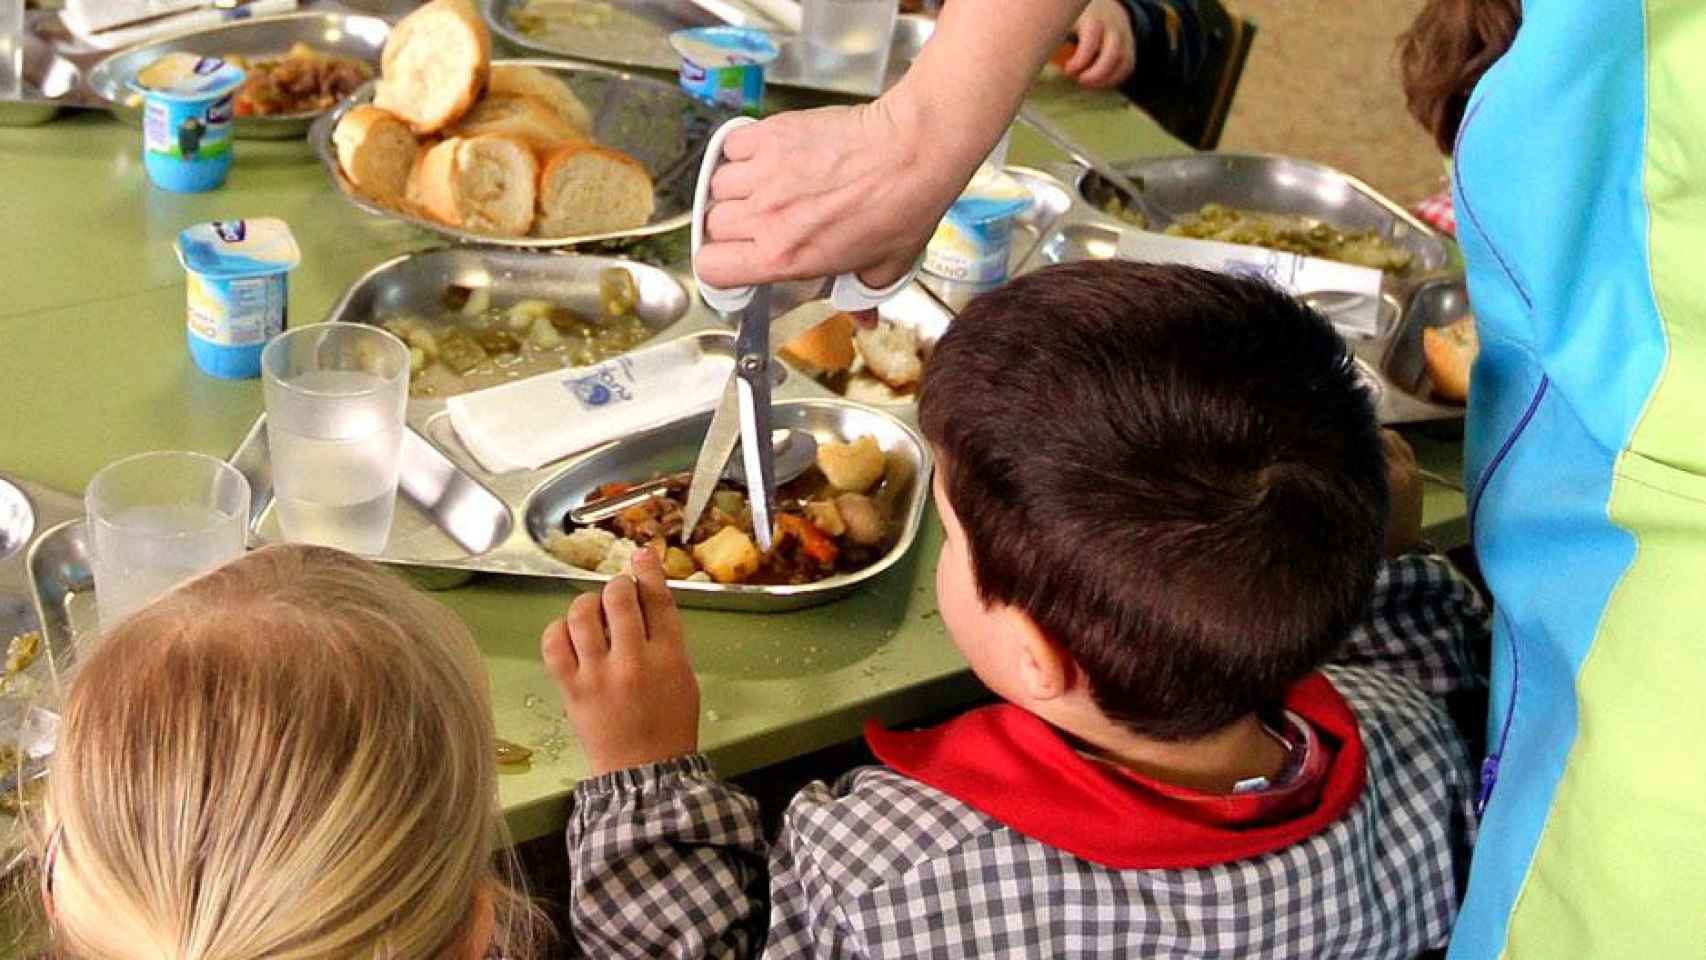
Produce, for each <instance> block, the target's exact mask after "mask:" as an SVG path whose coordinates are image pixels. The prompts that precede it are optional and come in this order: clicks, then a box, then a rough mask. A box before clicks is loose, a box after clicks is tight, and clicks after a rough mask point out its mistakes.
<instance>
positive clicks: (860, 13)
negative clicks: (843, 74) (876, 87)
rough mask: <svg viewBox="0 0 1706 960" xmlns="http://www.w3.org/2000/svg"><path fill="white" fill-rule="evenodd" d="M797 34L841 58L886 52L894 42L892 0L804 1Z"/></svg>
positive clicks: (895, 7) (893, 2)
mask: <svg viewBox="0 0 1706 960" xmlns="http://www.w3.org/2000/svg"><path fill="white" fill-rule="evenodd" d="M804 5H805V9H804V10H803V11H802V13H801V18H802V28H801V33H803V34H805V38H806V42H807V43H809V44H811V45H812V46H813V47H816V48H818V49H819V50H822V51H827V52H830V53H832V54H837V55H840V56H843V57H865V56H869V55H872V54H887V53H888V51H889V48H890V46H892V45H893V43H894V24H895V16H896V14H897V12H898V9H899V5H898V4H897V3H895V0H804Z"/></svg>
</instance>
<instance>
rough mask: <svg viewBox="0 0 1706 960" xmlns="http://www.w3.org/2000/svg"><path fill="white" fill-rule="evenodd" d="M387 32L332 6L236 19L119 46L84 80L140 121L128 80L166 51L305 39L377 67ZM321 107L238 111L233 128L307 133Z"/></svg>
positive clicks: (272, 49)
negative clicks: (255, 113) (258, 113)
mask: <svg viewBox="0 0 1706 960" xmlns="http://www.w3.org/2000/svg"><path fill="white" fill-rule="evenodd" d="M390 32H391V25H390V24H389V23H387V22H385V21H384V20H382V19H380V18H379V17H370V16H366V15H363V14H356V13H343V12H334V11H322V12H317V13H288V14H283V15H281V16H276V17H260V18H257V19H253V20H238V21H236V22H234V23H227V24H222V25H220V26H217V27H212V28H209V29H205V30H196V31H192V32H189V33H181V34H178V35H177V36H172V37H166V38H164V39H161V40H151V41H149V42H147V43H143V44H138V45H136V46H134V47H128V48H126V49H124V50H120V51H119V52H117V53H114V54H111V55H109V56H107V57H104V58H103V59H101V60H100V61H99V62H98V63H96V64H95V65H94V66H93V67H91V68H90V70H89V75H88V83H89V87H90V89H91V90H92V91H93V92H94V93H95V94H96V95H97V96H98V97H100V98H101V100H102V101H104V102H105V103H106V105H107V109H109V110H111V111H112V112H113V115H114V116H116V117H118V118H119V119H120V120H123V121H124V122H125V123H128V124H130V125H131V126H140V125H141V123H142V111H141V110H139V109H138V108H137V107H136V106H133V105H132V104H133V103H134V102H135V101H134V100H133V96H134V95H133V92H132V91H131V90H130V88H129V87H127V86H126V84H127V83H128V82H129V81H130V78H131V77H133V76H135V75H136V72H137V71H138V70H141V69H142V68H143V67H146V66H147V65H148V64H150V63H153V62H154V61H155V60H157V59H159V58H160V57H161V56H162V55H164V54H167V53H172V52H175V51H184V52H187V53H194V54H200V55H202V56H222V55H225V54H231V53H240V54H243V55H244V56H250V57H267V56H280V55H282V54H283V53H284V52H285V51H287V50H289V49H290V46H291V44H294V43H305V44H308V45H309V46H311V47H313V48H314V49H316V50H320V51H322V52H325V53H332V54H336V55H338V56H341V57H354V58H355V59H358V60H366V61H367V62H368V63H370V64H372V65H373V67H374V70H375V71H376V72H377V70H378V68H379V55H380V53H381V52H382V51H383V50H384V49H385V38H386V37H387V36H389V35H390ZM323 112H324V111H319V112H314V113H292V114H284V115H281V116H275V117H238V118H237V120H236V122H235V124H234V127H233V130H232V132H233V134H234V135H235V136H236V137H237V139H239V140H290V139H294V138H296V137H300V136H302V135H304V134H306V133H307V132H308V128H309V125H310V124H311V123H313V122H314V118H315V117H318V116H320V114H321V113H323Z"/></svg>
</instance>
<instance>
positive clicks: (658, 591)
mask: <svg viewBox="0 0 1706 960" xmlns="http://www.w3.org/2000/svg"><path fill="white" fill-rule="evenodd" d="M633 571H634V573H633V575H632V576H628V575H626V574H625V575H623V576H620V577H617V578H616V579H614V580H612V581H610V583H609V584H607V585H606V586H605V588H604V592H603V594H602V595H601V596H596V595H593V594H590V593H589V594H582V595H581V596H578V597H576V598H575V600H574V603H572V604H570V606H569V613H568V616H567V617H566V618H565V619H563V620H557V621H554V622H553V623H552V624H551V625H550V626H548V627H546V628H545V633H544V635H543V636H541V637H540V638H539V647H540V652H541V654H543V656H544V659H545V670H546V672H547V673H549V674H550V676H551V679H552V680H554V681H555V682H556V684H557V687H558V689H560V690H561V691H562V694H563V712H564V713H565V714H567V715H568V718H569V722H570V724H571V725H573V727H574V728H575V734H576V736H578V737H579V738H580V742H581V750H582V751H583V753H584V754H585V755H586V760H587V764H588V766H590V767H591V768H592V772H593V774H594V775H598V774H603V773H609V772H610V771H612V770H622V769H625V768H627V767H636V766H641V765H644V764H648V763H655V762H657V761H659V760H668V759H670V758H672V757H679V756H685V755H687V754H690V753H694V752H696V751H697V750H698V749H699V681H698V679H697V678H696V677H694V675H693V665H692V664H691V663H690V662H689V661H688V658H687V647H686V644H685V643H684V641H683V638H682V630H681V613H680V611H679V610H677V609H676V606H675V599H674V598H673V597H671V596H670V593H669V588H668V587H667V586H665V585H664V577H663V566H662V564H661V563H660V562H659V561H658V557H657V554H655V553H653V552H652V551H651V550H638V551H636V552H635V553H634V560H633Z"/></svg>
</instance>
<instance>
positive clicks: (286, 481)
mask: <svg viewBox="0 0 1706 960" xmlns="http://www.w3.org/2000/svg"><path fill="white" fill-rule="evenodd" d="M261 377H262V380H263V389H264V390H265V393H266V404H267V449H268V451H269V452H270V453H271V455H272V485H273V504H274V508H275V509H276V510H277V511H278V522H279V527H280V528H281V529H282V530H283V531H284V536H285V539H287V540H294V541H297V542H301V543H317V544H322V545H324V546H328V547H337V548H339V549H342V550H348V551H350V552H352V553H365V554H370V555H371V554H377V553H380V552H381V551H383V550H384V549H385V541H386V539H387V538H388V537H389V536H390V533H391V516H392V513H393V512H394V510H395V507H396V503H397V465H398V461H399V458H400V455H401V451H402V443H403V412H404V409H405V407H406V406H407V404H408V399H409V348H408V347H406V346H404V344H403V341H401V340H399V339H397V338H396V337H394V336H392V335H391V334H389V333H386V332H385V331H384V330H381V329H379V328H378V327H369V326H364V325H362V324H354V323H320V324H314V325H313V326H307V327H300V328H298V329H295V330H290V331H287V332H285V333H283V334H280V335H279V336H278V337H276V338H274V339H273V341H272V342H271V343H269V344H267V347H266V350H265V351H263V352H262V354H261Z"/></svg>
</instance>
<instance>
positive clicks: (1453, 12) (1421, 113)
mask: <svg viewBox="0 0 1706 960" xmlns="http://www.w3.org/2000/svg"><path fill="white" fill-rule="evenodd" d="M1521 24H1522V3H1521V0H1429V2H1428V4H1427V6H1425V7H1423V8H1422V12H1421V13H1419V14H1417V15H1416V20H1415V22H1414V23H1412V24H1410V29H1409V30H1406V31H1405V32H1404V35H1403V36H1401V37H1399V38H1398V67H1399V71H1400V72H1401V73H1402V74H1403V77H1404V100H1405V102H1406V103H1407V104H1408V105H1409V108H1410V115H1411V116H1413V117H1415V118H1416V120H1417V122H1419V123H1420V124H1421V125H1422V126H1423V127H1425V128H1427V131H1428V133H1430V134H1432V135H1433V138H1434V143H1435V144H1436V145H1438V147H1439V150H1440V152H1441V153H1444V154H1450V153H1451V152H1452V147H1453V144H1454V142H1455V141H1456V139H1457V128H1458V127H1459V126H1461V125H1462V124H1463V111H1464V109H1465V108H1467V107H1468V105H1469V95H1470V93H1472V92H1473V91H1474V89H1475V84H1477V83H1479V82H1480V81H1481V76H1482V74H1484V73H1486V72H1487V68H1488V67H1491V66H1492V65H1493V62H1494V61H1495V60H1497V59H1499V58H1500V57H1502V56H1504V55H1505V51H1506V50H1508V49H1510V45H1511V41H1513V40H1515V39H1516V31H1517V27H1518V26H1520V25H1521Z"/></svg>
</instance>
